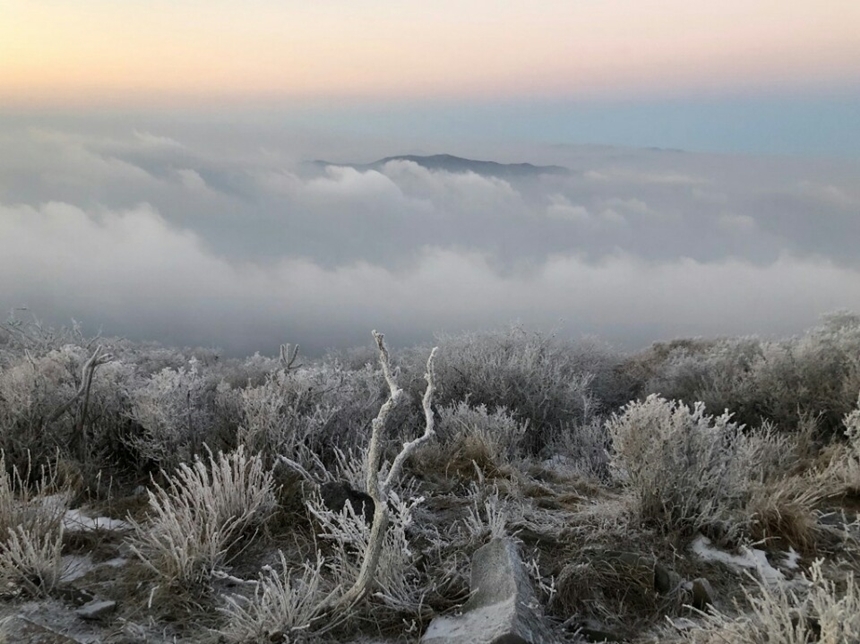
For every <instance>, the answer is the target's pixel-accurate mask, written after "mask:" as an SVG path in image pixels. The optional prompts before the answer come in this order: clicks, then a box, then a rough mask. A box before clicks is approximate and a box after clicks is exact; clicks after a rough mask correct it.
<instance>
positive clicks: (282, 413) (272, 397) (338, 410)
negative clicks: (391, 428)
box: [238, 364, 381, 466]
mask: <svg viewBox="0 0 860 644" xmlns="http://www.w3.org/2000/svg"><path fill="white" fill-rule="evenodd" d="M380 380H381V378H380V375H379V372H378V371H376V370H374V369H373V368H371V367H370V366H367V367H365V368H364V369H362V370H360V371H348V370H345V369H340V368H339V367H338V366H337V365H331V364H322V365H317V366H314V367H306V368H302V369H298V370H296V371H287V370H284V369H281V370H279V371H277V372H275V373H272V374H270V375H269V376H268V377H267V378H266V381H265V382H264V383H263V384H262V385H259V386H257V387H248V388H246V389H244V390H242V391H241V392H240V407H241V411H242V416H243V418H242V422H241V425H240V427H239V431H238V440H239V442H240V443H241V444H243V445H246V446H248V448H249V449H250V450H252V451H255V452H260V453H262V454H264V455H265V456H266V457H267V458H276V457H277V456H278V455H283V456H287V457H289V458H293V459H298V460H299V461H300V462H302V464H303V465H305V466H308V465H309V464H310V463H309V459H310V458H312V456H311V455H312V454H315V455H317V456H319V457H322V458H323V459H324V460H325V461H326V462H327V463H332V462H333V461H334V459H335V453H336V450H337V449H338V448H343V449H349V448H352V447H354V446H357V445H358V446H360V445H362V444H364V443H366V442H367V438H366V436H365V434H367V433H368V432H367V428H368V427H369V424H370V421H371V419H372V418H373V416H374V415H375V413H376V411H377V410H378V409H379V405H380V401H381V386H380Z"/></svg>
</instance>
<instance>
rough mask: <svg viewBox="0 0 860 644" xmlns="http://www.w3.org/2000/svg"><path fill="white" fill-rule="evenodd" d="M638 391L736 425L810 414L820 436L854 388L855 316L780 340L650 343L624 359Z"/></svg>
mask: <svg viewBox="0 0 860 644" xmlns="http://www.w3.org/2000/svg"><path fill="white" fill-rule="evenodd" d="M627 370H628V372H630V373H636V374H638V377H639V378H641V382H642V385H641V389H640V391H639V393H642V394H649V393H660V394H661V395H663V396H665V397H667V398H671V399H675V400H682V401H684V402H685V403H687V404H692V403H694V402H697V401H702V402H704V403H705V404H706V405H707V406H708V407H709V408H712V409H727V408H728V409H732V410H733V411H734V412H735V418H736V419H737V420H738V422H740V423H743V424H746V425H748V426H757V425H760V424H761V423H763V422H764V421H771V422H772V423H773V424H774V426H775V427H776V428H778V429H779V430H780V431H794V430H796V429H798V427H800V426H802V425H803V423H804V422H806V421H807V419H809V418H816V419H817V421H818V426H819V428H820V432H819V434H820V437H824V436H832V435H835V434H837V433H838V432H839V431H840V430H841V421H842V418H843V417H844V415H845V414H846V413H848V412H849V411H850V410H851V408H852V406H853V404H854V399H855V397H856V394H857V391H858V389H860V316H857V315H853V314H848V313H838V314H833V315H830V316H827V317H826V318H825V320H824V323H823V324H822V325H820V326H818V327H816V328H814V329H811V330H810V331H808V332H807V333H806V334H804V335H803V336H800V337H796V338H789V339H787V340H780V341H763V340H759V339H756V338H740V339H736V338H729V339H721V340H715V341H708V342H704V341H676V342H673V343H670V344H668V345H655V346H654V347H652V348H651V349H649V350H648V351H647V352H645V353H644V354H641V355H640V356H637V357H636V358H634V359H631V360H630V361H629V362H628V365H627Z"/></svg>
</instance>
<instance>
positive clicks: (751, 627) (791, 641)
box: [661, 560, 860, 644]
mask: <svg viewBox="0 0 860 644" xmlns="http://www.w3.org/2000/svg"><path fill="white" fill-rule="evenodd" d="M756 585H757V588H756V592H754V593H753V592H749V591H745V594H746V598H747V602H748V604H749V606H748V609H747V612H745V613H743V614H741V615H739V616H736V617H731V616H728V615H726V614H724V613H721V612H716V611H715V612H711V613H710V614H708V615H706V616H704V624H703V625H702V626H701V627H699V628H685V629H684V630H683V631H682V634H681V635H679V636H676V637H675V638H672V637H667V638H665V639H661V641H669V642H688V643H689V644H807V643H808V642H818V643H819V644H847V643H848V642H860V588H859V587H858V586H857V582H856V581H855V580H854V576H853V574H852V573H848V575H847V579H846V580H845V581H844V582H843V583H836V582H834V581H833V580H831V579H828V578H827V577H826V576H825V575H824V572H823V562H822V561H821V560H817V561H815V562H814V563H813V564H812V567H811V569H810V574H809V580H808V582H807V587H805V588H801V587H800V585H799V584H794V588H793V589H789V588H786V586H785V582H782V583H779V584H778V585H776V586H775V587H774V586H769V585H768V584H766V583H764V582H757V583H756Z"/></svg>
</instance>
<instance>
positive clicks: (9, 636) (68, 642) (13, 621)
mask: <svg viewBox="0 0 860 644" xmlns="http://www.w3.org/2000/svg"><path fill="white" fill-rule="evenodd" d="M0 644H80V642H79V641H78V640H76V639H72V638H71V637H68V636H67V635H63V634H62V633H58V632H57V631H52V630H51V629H50V628H46V627H44V626H40V625H39V624H36V623H35V622H31V621H30V620H29V619H27V618H26V617H21V616H20V615H13V616H11V617H7V618H6V619H4V620H2V621H0Z"/></svg>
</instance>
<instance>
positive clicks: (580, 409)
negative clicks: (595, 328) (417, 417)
mask: <svg viewBox="0 0 860 644" xmlns="http://www.w3.org/2000/svg"><path fill="white" fill-rule="evenodd" d="M438 343H439V345H440V353H439V361H438V364H437V367H436V369H437V373H438V375H439V403H440V405H451V404H457V403H459V402H461V401H464V400H468V401H469V403H470V404H471V405H473V406H479V405H486V407H487V409H489V410H495V409H497V408H502V407H504V408H507V409H509V410H510V411H511V413H512V414H513V415H514V417H515V418H516V419H517V420H519V421H520V422H528V430H527V435H526V438H525V446H526V448H527V449H529V450H530V451H532V452H535V453H536V452H538V451H540V449H541V447H542V446H543V445H544V444H545V442H546V440H547V438H548V437H550V436H551V435H552V433H553V432H555V431H557V430H558V428H559V427H561V426H563V425H565V424H569V423H578V422H583V420H584V419H585V417H586V415H587V414H588V412H589V410H593V409H594V408H595V406H596V404H597V403H598V402H599V401H597V400H596V399H595V397H594V394H593V391H595V390H597V391H600V392H601V395H602V396H604V397H605V398H606V399H612V398H613V397H617V396H616V395H615V394H613V393H612V392H613V391H615V390H617V389H618V387H619V386H618V385H617V383H615V381H614V380H613V377H614V376H613V374H614V367H615V366H616V364H617V362H618V359H617V357H616V356H614V355H612V354H610V353H609V352H608V351H604V350H601V349H600V348H599V347H595V346H594V345H593V344H591V345H583V348H581V349H580V348H579V347H578V346H577V345H573V344H564V343H561V342H559V341H558V340H556V339H555V338H554V337H553V336H545V335H541V334H538V333H532V332H529V331H526V330H524V329H523V328H521V327H513V328H511V329H510V330H507V331H498V332H488V333H466V334H463V335H458V336H440V337H439V338H438ZM411 370H412V371H415V372H416V373H417V372H418V370H417V368H413V369H411Z"/></svg>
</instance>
